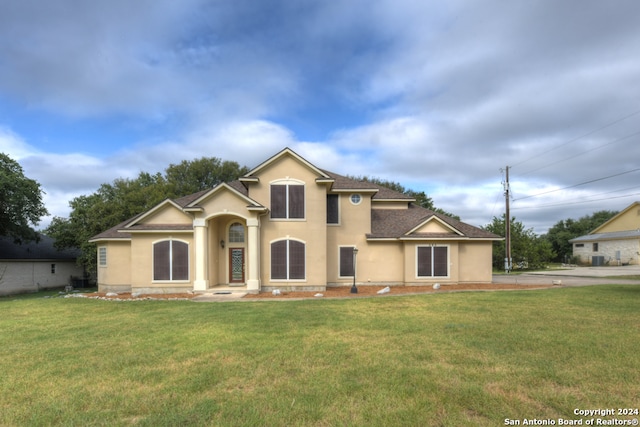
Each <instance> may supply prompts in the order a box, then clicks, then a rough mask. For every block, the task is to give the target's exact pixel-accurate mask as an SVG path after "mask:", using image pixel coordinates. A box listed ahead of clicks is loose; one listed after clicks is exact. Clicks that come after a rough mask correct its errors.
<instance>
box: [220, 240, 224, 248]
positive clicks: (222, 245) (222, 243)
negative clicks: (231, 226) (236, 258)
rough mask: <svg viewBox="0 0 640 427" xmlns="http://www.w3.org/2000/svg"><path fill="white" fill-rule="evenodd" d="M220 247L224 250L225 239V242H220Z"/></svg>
mask: <svg viewBox="0 0 640 427" xmlns="http://www.w3.org/2000/svg"><path fill="white" fill-rule="evenodd" d="M220 247H221V248H222V249H224V239H223V240H220Z"/></svg>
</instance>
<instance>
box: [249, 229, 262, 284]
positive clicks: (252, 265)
mask: <svg viewBox="0 0 640 427" xmlns="http://www.w3.org/2000/svg"><path fill="white" fill-rule="evenodd" d="M259 225H260V220H259V219H257V218H249V219H247V230H248V235H249V236H248V241H247V243H248V249H249V251H248V252H249V272H248V273H249V275H248V278H247V291H248V292H251V293H258V292H260V269H259V265H260V264H259V263H260V257H259V255H260V237H259V234H258V231H259Z"/></svg>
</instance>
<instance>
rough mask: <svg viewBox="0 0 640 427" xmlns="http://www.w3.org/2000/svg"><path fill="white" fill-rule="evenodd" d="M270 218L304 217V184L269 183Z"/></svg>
mask: <svg viewBox="0 0 640 427" xmlns="http://www.w3.org/2000/svg"><path fill="white" fill-rule="evenodd" d="M271 218H283V219H302V218H304V185H301V184H273V185H271Z"/></svg>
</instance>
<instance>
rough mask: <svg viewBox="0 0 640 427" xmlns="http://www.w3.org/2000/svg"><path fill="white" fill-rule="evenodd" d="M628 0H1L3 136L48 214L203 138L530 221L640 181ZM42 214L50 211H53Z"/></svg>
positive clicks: (541, 223)
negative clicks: (288, 152)
mask: <svg viewBox="0 0 640 427" xmlns="http://www.w3.org/2000/svg"><path fill="white" fill-rule="evenodd" d="M639 16H640V2H638V1H635V0H616V1H615V2H606V1H602V0H597V1H593V0H566V1H556V0H541V1H529V0H521V1H519V0H483V1H461V0H442V1H435V0H423V1H418V0H378V1H371V0H366V1H365V0H362V1H361V0H341V1H311V0H281V1H278V0H263V1H255V0H235V1H216V0H180V1H173V0H137V1H130V0H96V1H91V2H78V1H75V0H56V1H49V2H42V1H39V0H4V1H2V2H0V152H4V153H6V154H8V155H9V156H10V157H12V158H13V159H14V160H17V161H18V162H19V163H20V164H21V165H22V166H23V168H24V170H25V174H26V175H27V176H29V177H30V178H33V179H36V180H37V181H38V182H40V184H41V185H42V186H43V188H44V190H45V191H46V196H45V202H46V205H47V207H48V209H49V211H50V212H51V214H52V215H55V216H62V217H64V216H67V215H68V213H69V207H68V202H69V201H70V200H71V199H72V198H74V197H76V196H78V195H81V194H90V193H92V192H94V191H95V190H96V189H97V188H98V186H99V185H100V184H101V183H106V182H112V181H113V180H114V179H116V178H118V177H132V178H133V177H135V176H137V174H138V173H139V172H140V171H146V172H158V171H160V172H161V171H163V170H164V169H165V168H166V167H167V166H168V165H169V164H171V163H178V162H180V161H181V160H184V159H187V160H191V159H194V158H199V157H202V156H215V157H219V158H222V159H224V160H235V161H238V162H239V163H240V164H241V165H246V166H248V167H252V166H255V165H257V164H258V163H260V162H261V161H262V160H265V159H266V158H268V157H269V156H271V155H273V154H275V153H276V152H278V151H280V150H281V149H282V148H284V147H287V146H288V147H290V148H292V149H293V150H295V151H296V152H298V153H299V154H301V155H302V156H303V157H305V158H307V159H308V160H309V161H311V162H312V163H314V164H316V165H317V166H319V167H322V168H325V169H328V170H331V171H334V172H337V173H341V174H351V175H368V176H375V177H379V178H384V179H389V180H392V181H396V182H400V183H401V184H403V185H404V186H405V187H407V188H412V189H415V190H424V191H425V192H426V193H427V194H428V195H430V196H431V197H432V198H433V200H434V202H435V204H436V206H438V207H440V208H443V209H445V210H447V211H449V212H453V213H455V214H457V215H459V216H460V217H461V218H462V220H463V221H466V222H468V223H470V224H473V225H477V226H483V225H486V224H488V223H490V222H491V220H492V218H493V217H494V216H500V215H501V214H502V213H503V212H504V204H505V203H504V196H503V186H502V180H503V179H504V173H503V172H501V169H502V170H504V169H505V168H506V166H510V181H511V193H512V203H511V205H512V209H513V210H512V214H513V216H515V217H516V219H517V220H519V221H521V222H523V223H524V225H525V226H526V227H527V228H534V230H535V231H536V232H538V233H544V232H546V231H547V229H548V228H549V227H550V226H552V225H554V224H555V223H556V222H558V221H559V220H561V219H566V218H579V217H581V216H583V215H588V214H591V213H593V212H595V211H597V210H601V209H612V210H614V209H615V210H619V209H623V208H624V207H626V206H628V205H629V204H631V203H632V202H633V201H636V200H640V143H639V141H640V25H638V17H639ZM49 221H50V218H45V219H44V220H43V222H42V223H41V226H46V225H47V224H48V222H49Z"/></svg>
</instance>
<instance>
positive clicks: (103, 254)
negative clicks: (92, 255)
mask: <svg viewBox="0 0 640 427" xmlns="http://www.w3.org/2000/svg"><path fill="white" fill-rule="evenodd" d="M98 265H99V266H100V267H106V266H107V248H105V247H104V246H102V247H100V248H98Z"/></svg>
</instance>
